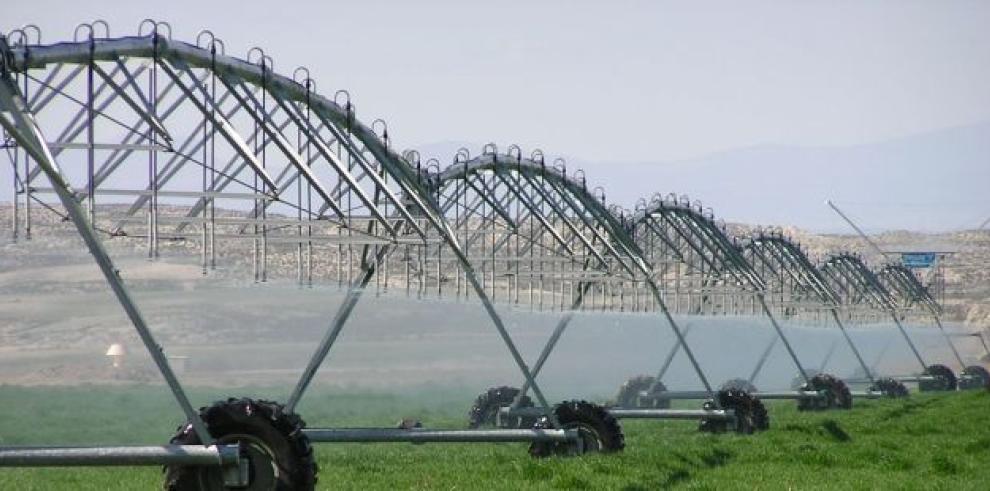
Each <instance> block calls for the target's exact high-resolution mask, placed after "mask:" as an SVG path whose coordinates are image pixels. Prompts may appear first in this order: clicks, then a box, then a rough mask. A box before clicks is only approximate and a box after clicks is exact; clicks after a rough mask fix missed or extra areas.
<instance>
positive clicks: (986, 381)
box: [959, 365, 990, 390]
mask: <svg viewBox="0 0 990 491" xmlns="http://www.w3.org/2000/svg"><path fill="white" fill-rule="evenodd" d="M962 373H963V375H968V376H969V377H971V378H969V379H963V380H960V381H959V388H960V389H964V390H966V389H988V390H990V371H987V369H986V368H984V367H982V366H980V365H970V366H968V367H966V369H965V370H963V372H962Z"/></svg>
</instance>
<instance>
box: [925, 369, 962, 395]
mask: <svg viewBox="0 0 990 491" xmlns="http://www.w3.org/2000/svg"><path fill="white" fill-rule="evenodd" d="M924 375H929V376H932V377H935V378H936V380H922V381H920V382H918V390H920V391H922V392H940V391H952V390H956V389H957V388H958V384H959V381H958V380H957V379H956V374H955V373H953V372H952V369H951V368H949V367H947V366H945V365H939V364H935V365H928V368H926V369H925V371H924Z"/></svg>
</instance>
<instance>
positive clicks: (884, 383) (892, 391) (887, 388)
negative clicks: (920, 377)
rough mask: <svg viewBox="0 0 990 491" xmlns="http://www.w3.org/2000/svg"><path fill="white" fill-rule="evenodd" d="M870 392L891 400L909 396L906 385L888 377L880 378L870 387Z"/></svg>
mask: <svg viewBox="0 0 990 491" xmlns="http://www.w3.org/2000/svg"><path fill="white" fill-rule="evenodd" d="M870 391H871V392H879V393H881V394H883V395H884V396H885V397H889V398H891V399H899V398H902V397H908V396H909V395H911V393H910V391H908V388H907V386H906V385H904V383H903V382H901V381H900V380H895V379H892V378H890V377H885V378H880V379H877V380H875V381H874V382H873V385H871V386H870Z"/></svg>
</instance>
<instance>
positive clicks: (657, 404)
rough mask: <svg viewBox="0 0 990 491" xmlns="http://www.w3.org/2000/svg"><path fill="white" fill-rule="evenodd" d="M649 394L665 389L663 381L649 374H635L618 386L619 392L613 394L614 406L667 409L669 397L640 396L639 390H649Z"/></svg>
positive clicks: (658, 392) (655, 393)
mask: <svg viewBox="0 0 990 491" xmlns="http://www.w3.org/2000/svg"><path fill="white" fill-rule="evenodd" d="M651 387H652V391H651V392H650V395H651V396H652V395H658V394H661V393H663V392H666V391H667V387H666V386H665V385H663V382H658V381H657V380H656V378H655V377H651V376H649V375H637V376H635V377H633V378H631V379H629V380H627V381H626V383H624V384H622V387H619V393H618V394H616V396H615V407H624V408H633V409H668V408H670V399H662V398H656V397H642V396H640V392H643V391H645V390H651Z"/></svg>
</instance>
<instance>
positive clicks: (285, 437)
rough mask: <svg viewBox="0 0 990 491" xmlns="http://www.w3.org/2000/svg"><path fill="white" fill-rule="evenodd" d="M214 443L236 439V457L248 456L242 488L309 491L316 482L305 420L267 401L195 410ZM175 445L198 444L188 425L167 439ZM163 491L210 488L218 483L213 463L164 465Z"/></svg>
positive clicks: (219, 476)
mask: <svg viewBox="0 0 990 491" xmlns="http://www.w3.org/2000/svg"><path fill="white" fill-rule="evenodd" d="M199 414H200V416H201V417H202V418H203V422H204V423H206V428H207V430H208V431H209V432H210V435H211V436H212V437H213V438H215V442H216V443H221V444H233V443H239V444H240V445H241V448H242V450H241V451H242V457H241V458H242V459H244V458H246V459H248V471H249V472H248V475H249V480H250V481H249V484H248V485H247V486H246V487H238V488H237V489H243V490H248V491H260V490H276V491H290V490H293V491H294V490H312V489H313V488H314V486H315V485H316V472H317V467H316V462H315V461H314V460H313V448H312V447H311V446H310V443H309V439H308V438H306V435H305V434H303V432H302V429H303V428H305V426H306V423H305V422H303V420H302V419H301V418H300V417H299V416H298V415H296V414H294V413H287V412H285V409H284V407H283V406H282V405H281V404H279V403H277V402H271V401H262V400H254V399H248V398H242V399H234V398H231V399H228V400H226V401H218V402H215V403H213V405H212V406H209V407H204V408H201V409H200V412H199ZM171 443H172V444H175V445H199V444H202V443H203V442H201V441H200V440H199V437H198V436H197V435H196V432H195V431H193V429H192V425H191V424H188V423H187V424H185V425H182V426H180V427H179V428H178V432H177V433H176V435H175V436H174V437H172V440H171ZM164 473H165V485H164V488H165V489H166V490H169V491H207V490H209V491H214V490H223V489H228V488H227V487H225V486H224V481H223V476H222V474H221V471H220V468H219V467H214V466H181V465H170V466H166V467H165V469H164Z"/></svg>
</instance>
